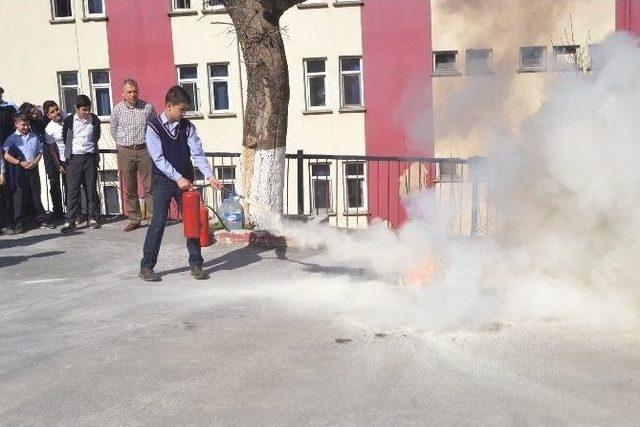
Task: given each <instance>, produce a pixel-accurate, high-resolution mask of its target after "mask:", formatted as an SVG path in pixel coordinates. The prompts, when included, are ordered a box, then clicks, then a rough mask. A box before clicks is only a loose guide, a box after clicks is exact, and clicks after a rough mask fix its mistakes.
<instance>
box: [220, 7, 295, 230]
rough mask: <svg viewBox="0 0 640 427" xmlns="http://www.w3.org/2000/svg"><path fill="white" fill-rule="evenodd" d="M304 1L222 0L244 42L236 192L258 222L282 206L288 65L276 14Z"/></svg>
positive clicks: (249, 214)
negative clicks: (244, 97)
mask: <svg viewBox="0 0 640 427" xmlns="http://www.w3.org/2000/svg"><path fill="white" fill-rule="evenodd" d="M302 1H303V0H223V2H224V3H225V6H226V8H227V11H228V12H229V15H230V17H231V20H232V21H233V25H234V27H235V30H236V33H237V37H238V40H239V41H240V46H241V47H242V52H243V57H244V62H245V67H246V71H247V80H248V81H247V104H246V107H245V116H244V131H243V141H242V145H243V152H242V155H241V157H240V168H239V171H238V175H239V176H238V182H239V186H238V191H239V193H240V194H242V195H244V196H245V197H246V198H247V199H248V200H249V201H250V202H249V204H250V206H249V207H248V217H249V219H252V220H253V221H257V222H258V223H259V222H260V221H259V216H260V215H259V214H260V213H261V211H262V212H264V211H265V210H269V211H271V212H275V213H282V209H283V194H282V193H283V188H284V169H285V168H284V166H285V151H286V141H287V119H288V112H289V111H288V110H289V70H288V67H287V58H286V55H285V51H284V43H283V41H282V35H281V33H280V17H281V16H282V14H283V13H284V11H285V10H286V9H288V8H289V7H291V6H293V5H294V4H297V3H301V2H302ZM251 205H253V206H251Z"/></svg>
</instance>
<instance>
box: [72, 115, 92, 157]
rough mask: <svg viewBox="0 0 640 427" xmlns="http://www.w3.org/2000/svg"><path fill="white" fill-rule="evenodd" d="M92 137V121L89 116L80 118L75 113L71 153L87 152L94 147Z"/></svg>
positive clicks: (90, 151)
mask: <svg viewBox="0 0 640 427" xmlns="http://www.w3.org/2000/svg"><path fill="white" fill-rule="evenodd" d="M92 139H93V122H92V120H91V116H90V115H88V116H87V118H86V119H81V118H79V117H78V115H77V114H75V115H74V116H73V145H72V146H71V152H72V153H73V154H89V153H93V152H94V151H95V149H96V146H95V144H94V143H93V141H92Z"/></svg>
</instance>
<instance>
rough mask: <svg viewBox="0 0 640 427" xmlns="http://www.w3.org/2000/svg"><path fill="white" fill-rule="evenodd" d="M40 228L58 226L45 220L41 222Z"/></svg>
mask: <svg viewBox="0 0 640 427" xmlns="http://www.w3.org/2000/svg"><path fill="white" fill-rule="evenodd" d="M40 228H48V229H53V228H56V226H55V225H53V224H51V223H50V222H47V221H43V222H41V223H40Z"/></svg>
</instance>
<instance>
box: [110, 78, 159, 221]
mask: <svg viewBox="0 0 640 427" xmlns="http://www.w3.org/2000/svg"><path fill="white" fill-rule="evenodd" d="M155 116H156V110H155V108H153V105H151V104H149V103H147V102H145V101H142V100H141V99H140V98H139V95H138V83H137V82H136V81H135V80H133V79H126V80H124V81H123V82H122V101H121V102H120V103H119V104H118V105H116V106H115V108H114V109H113V111H112V112H111V136H112V137H113V139H114V141H115V142H116V145H117V148H118V169H119V170H120V173H121V174H122V175H121V176H122V178H123V179H124V183H125V189H126V194H127V199H126V200H127V213H128V215H129V224H127V226H126V227H125V228H124V231H133V230H135V229H136V228H139V227H140V222H141V221H142V212H141V210H140V202H139V201H138V174H140V179H141V181H142V187H143V188H144V205H145V208H146V211H147V217H148V218H150V217H151V215H152V209H153V199H152V195H151V192H152V188H151V183H152V181H153V173H152V167H153V162H152V161H151V157H149V153H148V152H147V146H146V141H145V135H146V132H147V123H149V120H151V119H152V118H154V117H155Z"/></svg>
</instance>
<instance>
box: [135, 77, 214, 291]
mask: <svg viewBox="0 0 640 427" xmlns="http://www.w3.org/2000/svg"><path fill="white" fill-rule="evenodd" d="M190 103H191V99H190V97H189V94H188V93H187V91H185V90H184V89H183V88H182V87H181V86H173V87H171V88H170V89H169V90H168V91H167V95H166V97H165V108H164V111H163V112H162V113H161V114H160V115H159V116H157V117H154V118H153V119H152V120H151V121H149V124H148V126H147V134H146V142H147V151H148V152H149V155H150V156H151V160H153V217H152V218H151V224H150V225H149V228H148V229H147V235H146V237H145V240H144V247H143V256H142V260H141V261H140V273H139V276H140V278H142V279H143V280H145V281H148V282H156V281H158V280H160V276H159V275H158V273H156V272H155V271H153V268H154V267H155V265H156V262H157V261H158V253H159V252H160V245H161V243H162V236H163V234H164V227H165V224H166V222H167V215H168V210H169V204H170V203H171V199H172V198H173V199H175V200H176V202H177V203H178V206H179V207H180V208H182V192H184V191H194V187H193V183H192V182H193V178H194V176H193V163H192V162H191V160H192V159H193V162H194V163H195V165H196V166H197V167H198V169H200V172H202V174H203V175H204V177H205V178H206V180H207V181H208V182H209V184H210V185H211V186H212V187H214V188H217V189H221V188H222V184H221V183H220V182H219V181H218V180H217V179H215V178H214V177H213V171H212V170H211V166H210V165H209V162H207V159H206V157H205V155H204V151H203V150H202V142H201V141H200V137H198V133H197V132H196V127H195V126H194V125H193V124H192V123H191V122H190V121H189V120H187V119H185V118H184V115H185V113H186V112H187V108H188V106H189V104H190ZM187 250H188V251H189V266H190V267H191V275H192V276H193V277H194V278H195V279H198V280H202V279H208V278H209V275H208V274H207V273H206V272H205V271H203V270H202V264H203V259H202V254H201V251H200V242H199V240H198V239H190V238H188V239H187Z"/></svg>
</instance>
